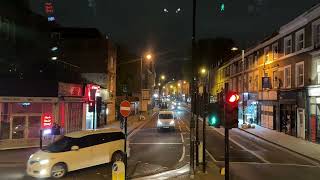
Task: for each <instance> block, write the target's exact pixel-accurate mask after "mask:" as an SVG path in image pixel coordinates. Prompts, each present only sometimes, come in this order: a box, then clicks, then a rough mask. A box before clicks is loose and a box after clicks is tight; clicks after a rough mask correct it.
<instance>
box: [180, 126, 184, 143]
mask: <svg viewBox="0 0 320 180" xmlns="http://www.w3.org/2000/svg"><path fill="white" fill-rule="evenodd" d="M179 127H180V126H179ZM180 136H181V141H182V143H184V139H183V135H182V133H180Z"/></svg>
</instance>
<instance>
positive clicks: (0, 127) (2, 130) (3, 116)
mask: <svg viewBox="0 0 320 180" xmlns="http://www.w3.org/2000/svg"><path fill="white" fill-rule="evenodd" d="M8 110H9V106H8V103H0V140H2V139H9V137H10V118H9V112H8Z"/></svg>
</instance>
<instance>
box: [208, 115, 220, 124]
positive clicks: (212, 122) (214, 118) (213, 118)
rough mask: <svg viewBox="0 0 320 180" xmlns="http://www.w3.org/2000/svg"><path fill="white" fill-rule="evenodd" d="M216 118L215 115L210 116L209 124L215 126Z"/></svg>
mask: <svg viewBox="0 0 320 180" xmlns="http://www.w3.org/2000/svg"><path fill="white" fill-rule="evenodd" d="M217 122H218V120H217V118H216V117H215V116H212V117H210V118H209V124H210V126H215V125H216V124H217Z"/></svg>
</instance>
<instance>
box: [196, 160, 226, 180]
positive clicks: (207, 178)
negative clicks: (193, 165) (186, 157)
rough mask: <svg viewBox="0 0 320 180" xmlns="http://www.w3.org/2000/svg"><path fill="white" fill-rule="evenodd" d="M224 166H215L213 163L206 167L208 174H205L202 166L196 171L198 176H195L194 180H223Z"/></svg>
mask: <svg viewBox="0 0 320 180" xmlns="http://www.w3.org/2000/svg"><path fill="white" fill-rule="evenodd" d="M223 168H224V167H223V165H222V164H221V165H220V164H219V165H218V164H215V163H213V162H209V163H207V166H206V172H203V169H202V166H199V167H198V168H197V169H196V172H197V173H196V175H195V176H194V179H196V180H198V179H199V180H212V179H214V180H223V179H224V174H223Z"/></svg>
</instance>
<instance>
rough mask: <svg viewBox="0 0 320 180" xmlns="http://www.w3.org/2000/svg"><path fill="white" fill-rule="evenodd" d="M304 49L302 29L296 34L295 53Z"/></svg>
mask: <svg viewBox="0 0 320 180" xmlns="http://www.w3.org/2000/svg"><path fill="white" fill-rule="evenodd" d="M303 48H304V29H301V30H300V31H298V32H296V51H300V50H301V49H303Z"/></svg>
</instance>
